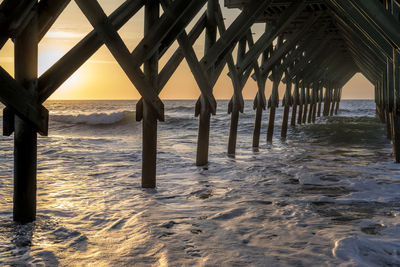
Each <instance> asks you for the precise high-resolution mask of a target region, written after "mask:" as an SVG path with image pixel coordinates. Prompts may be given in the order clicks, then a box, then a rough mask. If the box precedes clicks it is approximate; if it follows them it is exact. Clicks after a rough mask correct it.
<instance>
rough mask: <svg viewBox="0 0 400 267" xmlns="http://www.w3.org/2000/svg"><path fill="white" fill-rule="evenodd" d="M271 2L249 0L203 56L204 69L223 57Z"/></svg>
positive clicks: (267, 0)
mask: <svg viewBox="0 0 400 267" xmlns="http://www.w3.org/2000/svg"><path fill="white" fill-rule="evenodd" d="M271 3H272V1H271V0H253V1H250V2H249V3H248V4H247V5H246V6H245V7H244V9H243V10H242V12H241V13H240V15H239V16H238V17H237V18H236V19H235V21H234V22H233V23H232V24H231V25H230V26H229V28H228V29H227V30H226V32H225V33H224V34H223V35H222V36H221V37H220V38H219V39H218V41H217V42H216V43H215V44H214V45H213V46H212V47H211V48H210V50H209V51H208V52H207V54H206V55H205V56H204V57H203V59H202V60H201V64H202V65H203V66H204V69H209V68H210V67H212V66H213V65H214V64H215V62H216V61H217V60H218V58H220V57H221V56H222V57H225V54H226V53H229V51H230V50H231V47H232V46H234V44H235V43H236V42H237V41H238V40H239V39H240V38H241V37H242V36H244V35H245V34H246V32H247V30H248V29H249V28H250V27H251V26H252V25H253V24H254V22H255V21H256V20H257V19H258V18H259V17H260V15H261V14H262V13H263V12H264V10H265V9H266V8H267V7H268V6H269V5H270V4H271Z"/></svg>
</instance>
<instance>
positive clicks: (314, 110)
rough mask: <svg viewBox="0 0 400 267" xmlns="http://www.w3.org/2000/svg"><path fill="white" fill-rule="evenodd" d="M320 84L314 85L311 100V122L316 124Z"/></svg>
mask: <svg viewBox="0 0 400 267" xmlns="http://www.w3.org/2000/svg"><path fill="white" fill-rule="evenodd" d="M318 86H319V84H318V83H316V84H315V83H314V87H313V88H312V93H311V98H312V113H311V122H312V123H315V119H316V118H317V100H318V99H317V96H318Z"/></svg>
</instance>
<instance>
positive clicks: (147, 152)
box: [142, 0, 160, 188]
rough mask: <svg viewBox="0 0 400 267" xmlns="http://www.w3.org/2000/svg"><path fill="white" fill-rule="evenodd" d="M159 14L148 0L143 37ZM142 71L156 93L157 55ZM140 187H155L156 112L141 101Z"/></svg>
mask: <svg viewBox="0 0 400 267" xmlns="http://www.w3.org/2000/svg"><path fill="white" fill-rule="evenodd" d="M159 13H160V5H159V1H158V0H149V1H147V2H146V5H145V14H144V35H145V36H146V35H148V34H150V32H151V30H152V27H153V25H154V24H155V23H156V22H157V20H158V17H159ZM143 71H144V74H145V75H146V77H147V79H148V81H149V82H150V84H151V85H152V88H148V90H152V91H155V92H158V89H157V87H158V53H155V54H154V55H153V56H152V57H151V58H150V59H148V60H146V61H145V62H144V65H143ZM142 132H143V136H142V141H143V151H142V187H143V188H155V187H156V168H157V111H156V110H154V108H153V107H152V106H151V104H150V103H147V102H146V100H145V99H143V123H142Z"/></svg>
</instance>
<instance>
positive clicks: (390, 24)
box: [349, 0, 400, 49]
mask: <svg viewBox="0 0 400 267" xmlns="http://www.w3.org/2000/svg"><path fill="white" fill-rule="evenodd" d="M349 1H350V2H351V3H353V5H354V6H356V7H357V8H358V10H359V11H360V12H362V13H364V16H365V18H366V19H368V20H369V22H370V23H371V24H373V25H374V26H375V27H376V28H377V29H378V30H379V32H380V33H381V34H382V35H384V36H385V38H386V39H387V40H389V41H390V42H391V43H392V44H393V46H396V47H397V49H400V30H399V21H398V20H396V18H395V17H394V16H393V15H392V14H391V13H390V11H389V10H385V7H384V6H383V5H382V4H381V3H379V2H378V1H360V0H349Z"/></svg>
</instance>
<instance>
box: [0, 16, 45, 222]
mask: <svg viewBox="0 0 400 267" xmlns="http://www.w3.org/2000/svg"><path fill="white" fill-rule="evenodd" d="M38 35H39V31H38V21H37V13H36V12H35V13H34V16H33V19H32V20H31V21H30V23H29V25H28V26H27V27H25V28H24V29H23V30H22V32H21V34H20V35H19V36H18V37H17V38H15V41H14V45H15V53H14V58H15V59H14V62H15V79H16V81H14V80H13V79H11V80H9V81H12V83H14V84H18V85H19V84H22V86H23V88H18V87H16V88H18V89H17V90H16V91H15V94H16V95H17V97H19V98H17V99H16V101H17V102H19V103H18V104H19V107H22V109H24V108H26V106H28V107H29V106H30V105H32V104H31V103H32V102H33V101H34V102H35V104H34V105H33V106H34V107H35V108H36V109H34V110H33V111H34V112H35V110H37V107H38V106H39V105H38V104H37V97H36V94H37V75H38V40H39V39H38ZM2 76H3V75H2ZM12 83H11V84H12ZM1 89H2V90H4V87H3V86H1ZM3 92H4V91H3ZM26 96H29V97H30V98H29V99H26V98H24V97H26ZM25 110H26V111H27V110H29V108H26V109H25ZM31 110H32V109H31ZM13 111H16V110H13ZM35 114H38V113H37V112H36V113H35ZM41 123H42V124H47V120H43V119H42V120H41ZM46 126H47V125H46ZM46 131H47V127H46ZM36 164H37V129H36V127H34V126H33V125H32V123H31V122H30V121H27V120H25V118H22V117H19V116H15V134H14V206H13V219H14V221H16V222H19V223H28V222H32V221H34V220H35V219H36Z"/></svg>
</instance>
